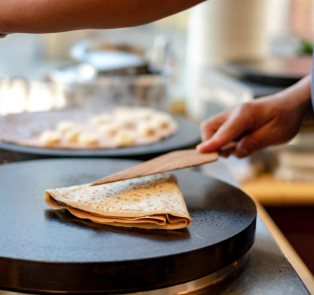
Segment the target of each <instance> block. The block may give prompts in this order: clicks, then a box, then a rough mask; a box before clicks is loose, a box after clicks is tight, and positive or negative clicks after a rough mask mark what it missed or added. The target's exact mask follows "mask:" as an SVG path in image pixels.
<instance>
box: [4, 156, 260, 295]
mask: <svg viewBox="0 0 314 295" xmlns="http://www.w3.org/2000/svg"><path fill="white" fill-rule="evenodd" d="M136 163H137V162H135V161H127V160H102V159H57V160H56V159H54V160H52V159H51V160H35V161H28V162H20V163H13V164H7V165H2V166H1V167H0V203H1V207H0V224H1V227H0V236H1V240H0V289H4V290H9V291H18V292H31V293H59V294H60V293H61V294H62V293H69V294H75V293H81V294H83V293H84V294H88V293H103V294H133V293H135V294H150V295H157V294H162V295H167V294H208V293H207V291H204V290H208V288H214V287H217V286H220V285H219V284H218V283H219V282H221V281H224V282H226V280H225V279H226V278H227V277H228V278H230V277H231V276H232V275H233V274H235V273H236V272H237V271H238V270H240V269H241V268H242V267H243V266H244V263H245V260H246V257H247V255H248V254H247V253H248V251H249V249H250V248H251V246H252V244H253V242H254V234H255V222H256V207H255V204H254V202H253V201H252V200H251V199H250V198H249V197H248V196H247V195H245V194H244V193H243V192H242V191H240V190H238V189H236V188H234V187H232V186H230V185H228V184H226V183H224V182H221V181H218V180H216V179H213V178H211V177H209V176H205V175H203V174H200V173H198V172H194V171H190V170H180V171H176V172H175V173H174V174H175V175H176V177H177V179H178V183H179V186H180V188H181V190H182V192H183V195H184V197H185V200H186V203H187V206H188V209H189V212H190V215H191V217H192V224H191V226H190V227H189V228H188V229H184V230H175V231H164V230H145V229H132V228H122V227H121V228H119V227H112V226H106V225H100V224H95V223H92V222H89V221H87V220H80V219H78V218H76V217H74V216H72V215H71V214H69V213H67V212H66V211H65V210H59V211H56V210H52V209H51V208H49V207H48V206H47V205H46V203H45V202H44V199H43V191H44V190H45V189H47V188H55V187H62V186H70V185H76V184H82V183H88V182H91V181H92V180H95V179H98V178H100V177H102V176H104V175H106V174H109V173H113V172H116V171H118V170H121V169H124V168H127V167H130V166H132V165H134V164H136ZM202 290H203V291H202ZM199 292H205V293H199Z"/></svg>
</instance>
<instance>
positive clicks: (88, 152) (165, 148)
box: [0, 116, 201, 161]
mask: <svg viewBox="0 0 314 295" xmlns="http://www.w3.org/2000/svg"><path fill="white" fill-rule="evenodd" d="M174 119H175V120H176V122H177V124H178V130H177V131H176V132H175V133H174V134H173V135H171V136H169V137H168V138H165V139H163V140H161V141H159V142H156V143H152V144H147V145H138V146H132V147H123V148H115V149H57V148H55V149H52V148H38V147H31V146H23V145H17V144H12V143H6V142H0V150H1V149H2V150H7V151H11V152H13V153H18V154H20V157H19V160H26V159H29V158H31V159H32V158H34V157H33V156H32V155H36V156H37V157H41V156H43V157H44V156H52V157H114V158H121V157H127V158H134V157H142V158H143V157H145V156H148V155H149V156H150V157H151V156H153V155H159V154H163V153H166V152H169V151H173V150H177V149H183V148H189V147H191V146H194V145H195V144H197V143H199V142H200V140H201V137H200V129H199V126H198V125H197V124H195V123H193V122H191V121H189V120H187V119H185V118H183V117H180V116H174ZM0 121H1V120H0ZM23 155H24V157H23ZM28 155H30V156H29V157H27V156H28ZM6 156H7V157H8V158H10V155H8V154H7V155H6ZM11 157H15V158H17V156H16V155H12V156H11ZM0 159H1V156H0ZM9 161H10V159H9Z"/></svg>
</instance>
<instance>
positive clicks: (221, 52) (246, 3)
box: [185, 0, 268, 120]
mask: <svg viewBox="0 0 314 295" xmlns="http://www.w3.org/2000/svg"><path fill="white" fill-rule="evenodd" d="M267 16H268V0H236V1H235V0H211V1H206V2H204V3H202V4H200V5H198V6H196V7H194V8H193V9H191V10H190V14H189V25H188V38H187V59H186V77H185V80H186V83H185V85H186V94H187V112H188V115H189V116H190V117H191V118H192V119H194V120H201V119H204V117H206V116H211V115H214V114H216V113H219V111H222V110H224V109H225V108H227V107H231V106H233V105H234V104H235V101H237V103H241V102H243V101H245V100H247V99H248V97H249V96H250V95H249V94H247V93H248V91H247V89H245V90H243V91H242V90H239V91H236V92H232V91H231V92H230V91H229V89H230V87H229V86H230V83H229V82H230V80H227V79H223V78H222V77H220V78H219V79H218V80H217V79H216V80H214V81H216V82H213V80H212V79H215V77H216V76H215V75H214V74H213V73H210V74H208V71H209V72H210V69H211V68H212V67H213V66H215V67H216V66H219V65H221V64H223V63H224V62H227V61H231V60H257V59H262V58H264V57H266V56H267V53H268V26H267ZM204 76H205V78H204ZM225 82H226V83H225ZM231 84H234V83H231ZM228 85H229V86H228ZM217 87H218V89H215V88H217ZM224 87H226V89H224ZM237 89H241V85H238V87H237ZM218 92H220V95H217V93H218ZM223 92H224V94H222V93H223ZM239 92H240V93H241V94H240V95H239ZM206 93H207V94H206ZM210 93H211V94H210ZM213 93H216V94H215V95H214V94H213ZM227 93H229V94H227ZM243 93H244V94H243ZM242 94H243V95H242ZM234 95H236V97H237V99H236V97H235V99H230V97H231V96H234ZM227 96H229V98H228V99H226V97H227ZM243 97H244V98H243ZM226 100H228V101H229V102H227V101H226ZM231 101H233V102H232V103H231ZM209 105H211V107H209Z"/></svg>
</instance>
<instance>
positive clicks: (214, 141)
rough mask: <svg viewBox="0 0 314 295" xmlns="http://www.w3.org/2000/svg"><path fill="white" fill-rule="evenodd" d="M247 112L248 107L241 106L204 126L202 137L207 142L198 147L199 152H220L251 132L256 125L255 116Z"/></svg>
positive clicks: (207, 122)
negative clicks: (225, 146)
mask: <svg viewBox="0 0 314 295" xmlns="http://www.w3.org/2000/svg"><path fill="white" fill-rule="evenodd" d="M246 110H247V107H246V106H241V107H238V108H236V109H233V110H231V111H229V112H226V113H224V114H222V115H221V116H218V117H214V118H212V119H210V120H208V121H206V122H205V123H204V124H203V125H202V135H203V140H205V141H204V142H203V143H201V144H200V145H198V146H197V150H198V151H199V152H212V151H218V150H219V149H220V148H222V147H223V146H224V145H226V144H227V143H229V142H231V141H234V140H235V139H236V138H238V137H239V136H241V135H243V134H244V133H245V132H246V131H248V130H250V129H251V128H252V126H253V125H254V114H252V112H251V113H250V112H246ZM248 114H249V115H248Z"/></svg>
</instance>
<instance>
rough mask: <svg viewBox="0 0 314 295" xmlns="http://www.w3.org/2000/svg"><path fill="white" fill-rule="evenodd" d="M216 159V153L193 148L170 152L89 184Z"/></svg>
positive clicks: (118, 179) (196, 164) (113, 180)
mask: <svg viewBox="0 0 314 295" xmlns="http://www.w3.org/2000/svg"><path fill="white" fill-rule="evenodd" d="M217 159H218V153H217V152H213V153H199V152H197V151H196V150H195V149H189V150H180V151H174V152H170V153H167V154H164V155H161V156H159V157H156V158H154V159H151V160H148V161H146V162H144V163H141V164H139V165H136V166H133V167H131V168H128V169H125V170H122V171H120V172H117V173H114V174H111V175H109V176H106V177H103V178H101V179H99V180H97V181H95V182H93V183H92V184H91V185H99V184H105V183H109V182H115V181H120V180H126V179H131V178H136V177H141V176H147V175H153V174H157V173H163V172H167V171H172V170H177V169H182V168H187V167H193V166H198V165H202V164H205V163H209V162H213V161H216V160H217Z"/></svg>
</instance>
